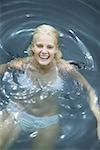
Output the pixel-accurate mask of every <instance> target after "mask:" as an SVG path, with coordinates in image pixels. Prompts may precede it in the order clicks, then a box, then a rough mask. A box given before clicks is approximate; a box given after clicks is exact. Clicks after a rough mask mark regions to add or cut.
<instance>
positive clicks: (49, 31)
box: [28, 24, 62, 61]
mask: <svg viewBox="0 0 100 150" xmlns="http://www.w3.org/2000/svg"><path fill="white" fill-rule="evenodd" d="M42 32H43V33H47V34H49V35H52V34H53V35H54V36H55V39H56V45H57V49H58V52H57V53H56V54H55V60H56V61H59V60H60V59H61V57H62V53H61V51H60V49H59V48H58V32H57V30H56V29H55V28H54V27H52V26H50V25H46V24H43V25H40V26H38V27H37V28H36V29H35V31H34V33H33V38H32V42H31V44H30V46H29V47H28V55H29V56H33V55H34V52H33V51H32V47H33V46H34V41H35V38H37V35H38V34H39V33H42Z"/></svg>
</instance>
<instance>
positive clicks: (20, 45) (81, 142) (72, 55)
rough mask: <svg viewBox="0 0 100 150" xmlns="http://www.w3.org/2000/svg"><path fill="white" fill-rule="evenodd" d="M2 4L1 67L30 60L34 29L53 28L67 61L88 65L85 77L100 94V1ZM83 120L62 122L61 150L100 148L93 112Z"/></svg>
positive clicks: (65, 118) (15, 0)
mask: <svg viewBox="0 0 100 150" xmlns="http://www.w3.org/2000/svg"><path fill="white" fill-rule="evenodd" d="M0 3H1V4H0V7H1V8H0V10H1V13H0V63H5V62H7V61H9V60H10V59H12V58H15V57H19V56H20V57H22V56H26V55H27V47H28V45H29V44H30V42H31V38H32V33H33V32H34V28H35V27H36V26H37V25H39V24H43V23H46V24H50V25H53V26H54V27H56V28H57V30H58V31H59V47H60V49H61V50H62V53H63V56H64V58H65V59H68V60H76V61H78V62H83V63H85V66H86V69H85V70H82V73H84V74H85V76H86V77H87V78H88V80H89V81H90V83H91V84H92V85H93V87H94V88H95V89H96V91H97V93H100V91H99V89H100V84H99V83H98V79H99V78H100V73H99V72H100V63H99V56H100V50H99V49H100V43H99V41H100V30H99V28H100V21H99V18H100V2H99V1H95V2H94V1H92V0H91V1H87V0H66V1H65V0H59V1H57V0H55V1H53V0H42V1H41V0H38V1H37V0H3V1H2V0H1V2H0ZM93 79H94V80H93ZM92 80H93V81H92ZM98 95H99V94H98ZM85 106H86V107H88V106H87V105H85ZM85 111H86V113H87V110H85V109H84V112H85ZM84 112H83V113H84ZM83 116H85V115H83ZM83 116H82V118H81V117H79V118H78V116H75V115H72V116H71V115H70V117H69V116H66V115H65V116H63V117H62V118H61V120H62V125H61V127H62V129H61V130H62V131H61V135H60V137H59V139H58V147H61V148H64V149H71V148H72V149H73V148H74V149H82V148H83V149H86V148H88V149H91V148H92V147H93V149H94V150H96V149H99V148H100V143H99V142H97V139H96V135H95V132H96V123H95V119H94V117H93V116H92V114H91V113H90V112H88V115H87V117H86V118H83ZM68 117H69V118H68ZM89 132H90V133H89ZM88 133H89V134H88ZM66 141H67V143H66ZM87 141H89V142H88V143H87Z"/></svg>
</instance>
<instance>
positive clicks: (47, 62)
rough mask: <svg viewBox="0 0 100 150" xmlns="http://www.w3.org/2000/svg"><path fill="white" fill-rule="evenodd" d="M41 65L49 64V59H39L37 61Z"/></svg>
mask: <svg viewBox="0 0 100 150" xmlns="http://www.w3.org/2000/svg"><path fill="white" fill-rule="evenodd" d="M38 63H39V64H40V65H41V66H47V65H49V64H50V61H49V60H45V61H44V60H41V61H39V62H38Z"/></svg>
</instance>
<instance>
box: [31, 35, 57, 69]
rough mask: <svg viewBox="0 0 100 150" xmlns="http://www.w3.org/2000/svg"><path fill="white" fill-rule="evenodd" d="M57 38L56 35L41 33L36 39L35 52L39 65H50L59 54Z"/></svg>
mask: <svg viewBox="0 0 100 150" xmlns="http://www.w3.org/2000/svg"><path fill="white" fill-rule="evenodd" d="M56 43H57V42H56V38H55V36H54V35H49V34H47V33H39V34H38V35H37V36H36V37H35V39H34V46H33V52H34V57H35V60H36V61H37V62H38V64H39V65H45V66H46V65H48V64H50V63H51V62H52V61H53V59H54V56H55V54H56V52H57V44H56Z"/></svg>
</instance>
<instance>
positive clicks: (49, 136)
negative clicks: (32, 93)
mask: <svg viewBox="0 0 100 150" xmlns="http://www.w3.org/2000/svg"><path fill="white" fill-rule="evenodd" d="M32 52H33V53H34V55H33V56H29V57H27V58H18V59H16V60H12V61H11V62H9V63H7V64H2V65H0V73H4V72H5V71H6V70H7V69H8V68H15V69H22V68H26V67H27V65H28V66H30V67H29V68H28V69H27V70H26V72H27V75H28V77H29V78H30V79H31V80H32V81H33V83H34V84H35V85H36V86H38V85H39V86H41V87H42V86H45V85H47V84H48V83H49V82H51V83H54V81H55V80H56V79H57V70H56V68H57V69H58V72H59V73H60V72H62V71H67V72H68V73H69V74H70V75H71V76H72V77H73V78H74V79H76V80H77V81H78V82H80V83H81V85H82V86H83V87H84V89H85V90H86V92H87V95H88V103H89V106H90V109H91V111H92V112H93V113H94V115H95V117H96V118H97V121H98V123H99V124H100V117H99V116H100V115H99V114H100V112H99V108H98V105H97V96H96V94H95V91H94V89H93V88H92V87H91V86H90V84H89V83H88V82H87V80H86V79H85V78H84V77H83V76H82V75H81V74H80V73H79V72H77V71H76V69H75V68H74V66H72V65H70V63H69V62H68V61H66V60H64V59H59V60H57V61H56V60H55V54H56V53H58V46H57V39H56V37H55V35H54V34H50V35H49V34H48V33H46V32H44V33H43V32H42V33H39V34H38V35H37V36H36V38H35V39H34V44H33V46H32ZM23 66H24V67H23ZM36 81H37V82H36ZM15 103H16V104H17V105H18V106H20V107H22V108H24V104H23V103H20V102H17V101H15ZM30 112H31V114H32V115H35V116H51V115H55V114H57V113H58V107H57V104H56V103H55V100H54V99H53V100H51V99H50V98H48V99H47V100H46V102H43V103H42V104H41V105H39V106H38V108H37V107H36V108H35V107H32V108H30ZM0 124H1V126H0V137H2V138H0V149H3V148H4V149H5V147H4V145H7V146H10V145H11V144H12V143H13V142H14V140H16V138H17V137H18V135H19V133H20V132H21V129H20V126H19V124H15V123H14V120H13V116H12V115H11V114H9V113H8V112H6V111H4V112H3V114H2V118H1V120H0ZM99 124H98V126H97V135H98V138H99V139H100V133H99ZM8 128H9V130H8ZM58 134H59V123H56V124H54V125H51V126H49V127H47V128H44V129H39V130H38V136H37V137H36V138H35V139H33V144H32V149H35V150H42V149H43V150H44V149H46V150H53V149H54V145H55V144H54V141H55V140H56V138H57V136H58ZM9 137H10V138H9ZM8 139H9V140H8Z"/></svg>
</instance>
